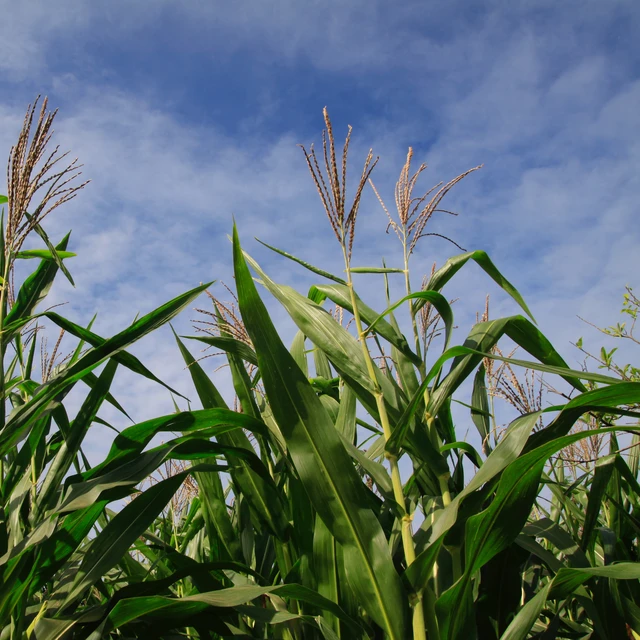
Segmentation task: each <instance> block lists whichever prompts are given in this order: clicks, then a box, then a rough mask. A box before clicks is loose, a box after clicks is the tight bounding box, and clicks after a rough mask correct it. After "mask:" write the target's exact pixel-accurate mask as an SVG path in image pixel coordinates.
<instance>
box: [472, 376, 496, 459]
mask: <svg viewBox="0 0 640 640" xmlns="http://www.w3.org/2000/svg"><path fill="white" fill-rule="evenodd" d="M471 405H472V406H471V420H472V421H473V424H474V425H475V426H476V429H477V430H478V433H479V434H480V437H481V438H482V450H483V451H484V452H485V454H487V455H488V454H489V453H490V452H491V444H490V442H489V434H490V433H491V413H490V411H489V397H488V394H487V381H486V372H485V368H484V364H481V365H480V367H479V368H478V371H477V372H476V375H475V378H474V379H473V391H472V393H471Z"/></svg>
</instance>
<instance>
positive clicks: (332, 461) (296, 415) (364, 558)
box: [233, 228, 407, 639]
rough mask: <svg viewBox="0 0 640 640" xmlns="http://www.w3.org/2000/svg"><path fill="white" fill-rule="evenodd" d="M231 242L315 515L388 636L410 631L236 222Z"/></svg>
mask: <svg viewBox="0 0 640 640" xmlns="http://www.w3.org/2000/svg"><path fill="white" fill-rule="evenodd" d="M233 246H234V270H235V278H236V286H237V289H238V300H239V304H240V311H241V314H242V318H243V320H244V323H245V326H246V327H247V331H248V332H249V335H250V336H251V340H252V342H253V344H254V347H255V349H256V354H257V356H258V363H259V366H260V371H261V373H262V380H263V382H264V385H265V390H266V394H267V397H268V399H269V402H270V404H271V408H272V410H273V414H274V416H275V418H276V421H277V423H278V426H279V427H280V430H281V431H282V434H283V435H284V437H285V440H286V441H287V445H288V448H289V453H290V455H291V457H292V459H293V462H294V464H295V466H296V469H297V471H298V474H299V476H300V479H301V481H302V483H303V484H304V486H305V489H306V491H307V493H308V495H309V499H310V500H311V502H312V504H313V506H314V508H315V509H316V511H317V512H318V515H319V516H320V517H321V518H322V519H323V520H324V522H325V524H326V525H327V527H328V528H329V530H330V531H331V533H332V534H333V535H334V536H335V538H336V539H337V540H338V541H339V542H340V543H341V544H342V546H343V549H344V554H345V562H346V564H347V572H348V575H349V580H350V582H351V586H352V587H353V589H354V591H355V593H356V594H357V596H358V598H359V600H360V603H361V604H362V606H363V607H364V608H365V609H366V610H367V611H368V612H369V614H370V615H371V616H372V617H373V618H374V619H375V620H376V622H378V624H380V626H381V627H382V628H383V629H384V630H385V632H386V633H387V634H388V635H389V636H390V637H391V638H398V639H400V638H406V637H407V612H406V608H405V607H406V604H405V602H406V601H405V597H404V594H403V589H402V585H401V583H400V579H399V577H398V574H397V573H396V571H395V568H394V567H393V563H392V561H391V556H390V553H389V550H388V547H387V542H386V539H385V536H384V533H383V531H382V529H381V527H380V525H379V523H378V521H377V519H376V517H375V515H374V514H373V513H372V512H371V511H369V510H368V509H366V508H363V506H362V505H363V504H366V502H365V495H364V493H363V488H362V485H361V482H360V478H359V477H358V475H357V473H356V471H355V469H354V468H353V465H352V463H351V461H350V459H349V456H348V454H347V452H346V451H345V449H344V446H343V445H342V442H341V441H340V437H339V435H338V432H337V431H336V429H335V427H334V425H333V423H332V422H331V420H330V418H329V417H328V415H327V414H326V411H325V410H324V408H323V406H322V404H321V403H320V400H319V399H318V397H317V396H316V395H315V393H314V391H313V389H312V387H311V385H310V384H309V383H308V381H307V379H306V378H305V376H304V374H303V373H302V372H301V371H300V369H299V368H298V367H297V365H296V364H295V361H294V360H293V358H292V357H291V354H290V353H289V352H288V351H287V349H286V347H285V346H284V345H283V344H282V342H281V341H280V338H279V337H278V335H277V333H276V331H275V328H274V327H273V325H272V323H271V320H270V318H269V316H268V314H267V311H266V308H265V307H264V304H263V303H262V301H261V300H260V298H259V296H258V292H257V291H256V288H255V285H254V283H253V280H252V278H251V275H250V273H249V269H248V268H247V265H246V263H245V261H244V258H243V255H242V249H241V247H240V242H239V240H238V235H237V230H236V229H235V228H234V236H233ZM323 313H326V312H323ZM300 329H301V330H302V331H303V332H304V333H305V335H309V333H308V332H307V331H306V330H305V329H304V328H303V327H300Z"/></svg>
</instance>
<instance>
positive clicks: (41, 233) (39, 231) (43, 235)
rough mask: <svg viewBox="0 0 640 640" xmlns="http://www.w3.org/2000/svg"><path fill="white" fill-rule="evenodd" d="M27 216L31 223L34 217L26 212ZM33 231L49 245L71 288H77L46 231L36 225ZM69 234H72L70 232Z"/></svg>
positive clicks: (52, 256) (52, 255)
mask: <svg viewBox="0 0 640 640" xmlns="http://www.w3.org/2000/svg"><path fill="white" fill-rule="evenodd" d="M25 216H26V217H27V219H28V220H29V221H31V220H32V216H30V215H29V214H28V213H27V212H26V211H25ZM33 229H34V231H35V232H36V233H37V234H38V235H39V236H40V237H41V238H42V239H43V240H44V243H45V244H46V245H47V249H48V250H49V252H50V256H51V259H52V260H53V261H54V262H55V263H56V264H57V265H58V269H60V271H62V273H63V274H64V275H65V277H66V279H67V280H68V281H69V282H70V283H71V286H72V287H75V286H76V285H75V282H74V281H73V278H72V277H71V274H70V273H69V270H68V269H67V267H66V266H65V264H64V262H63V260H62V256H61V255H59V252H58V251H57V250H56V248H55V247H54V246H53V244H52V242H51V240H49V236H48V235H47V234H46V232H45V230H44V229H43V228H42V226H41V225H39V224H36V225H35V226H34V227H33ZM69 233H71V232H69ZM74 255H75V254H74Z"/></svg>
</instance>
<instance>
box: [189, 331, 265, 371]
mask: <svg viewBox="0 0 640 640" xmlns="http://www.w3.org/2000/svg"><path fill="white" fill-rule="evenodd" d="M182 337H183V338H186V339H187V340H199V341H200V342H204V343H205V344H208V345H211V346H212V347H216V348H217V349H222V351H227V352H229V353H234V354H235V355H237V356H239V357H240V358H242V359H243V360H246V361H247V362H248V363H249V364H253V365H257V364H258V360H257V358H256V354H255V353H254V351H253V349H252V348H251V347H250V346H249V345H248V344H246V343H244V342H241V341H240V340H236V339H235V338H229V337H227V336H182Z"/></svg>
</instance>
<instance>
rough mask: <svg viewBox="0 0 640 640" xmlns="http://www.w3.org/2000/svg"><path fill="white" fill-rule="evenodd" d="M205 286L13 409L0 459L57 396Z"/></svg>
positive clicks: (155, 313) (151, 315) (136, 325)
mask: <svg viewBox="0 0 640 640" xmlns="http://www.w3.org/2000/svg"><path fill="white" fill-rule="evenodd" d="M23 286H24V285H23ZM208 286H209V284H206V285H201V286H200V287H197V288H195V289H192V290H191V291H188V292H187V293H184V294H182V295H180V296H178V297H177V298H174V299H173V300H171V301H169V302H167V303H166V304H164V305H162V306H161V307H159V308H158V309H156V310H155V311H152V312H151V313H149V314H147V315H146V316H144V317H142V318H140V319H139V320H138V321H137V322H135V323H134V324H133V325H131V326H130V327H127V328H126V329H125V330H124V331H122V332H120V333H118V334H117V335H115V336H114V337H113V338H110V339H109V340H106V341H105V342H103V343H102V344H101V345H100V346H98V347H95V348H93V349H91V350H90V351H88V352H87V353H86V354H85V355H84V356H82V357H81V358H80V359H79V360H78V361H77V362H76V363H75V364H73V365H71V366H69V367H68V368H67V369H65V370H64V371H62V372H61V373H60V374H58V375H57V376H55V377H54V378H52V379H51V380H50V381H49V382H47V383H45V384H44V385H42V386H41V387H40V388H39V391H38V392H37V394H36V395H35V396H34V397H33V398H32V399H31V400H30V401H29V402H28V403H26V404H24V405H23V406H22V407H19V408H18V409H16V410H15V411H14V412H13V413H12V414H11V415H10V416H9V419H8V420H7V422H6V424H5V427H4V429H3V430H2V432H0V456H2V455H5V454H6V453H7V451H8V450H10V449H11V447H13V446H14V444H15V443H16V442H17V441H18V440H20V438H21V436H22V435H23V433H24V432H25V430H26V429H28V428H29V426H30V425H31V423H32V422H33V421H35V420H36V419H38V418H39V417H41V414H42V411H43V409H44V408H45V407H47V405H48V404H49V403H50V402H51V400H53V398H55V397H56V396H57V395H58V394H59V393H61V392H62V391H64V390H65V389H66V388H67V387H69V386H70V385H72V384H73V383H74V382H77V381H78V380H80V379H82V377H83V376H84V375H85V373H87V372H89V371H93V369H95V368H96V367H98V366H99V365H100V364H101V363H103V362H104V361H105V360H106V359H107V358H110V357H113V356H115V355H117V354H118V353H120V352H121V351H123V350H124V349H125V348H127V347H128V346H129V345H131V344H133V343H134V342H136V341H137V340H139V339H140V338H142V337H144V336H145V335H147V334H148V333H150V332H152V331H154V330H155V329H157V328H158V327H160V326H161V325H163V324H164V323H165V322H168V321H169V320H171V318H173V317H174V316H176V315H177V314H178V313H179V312H180V311H182V309H183V308H184V307H185V306H187V305H188V304H189V303H190V302H191V301H192V300H194V299H195V298H196V297H197V296H198V295H199V294H200V293H202V291H204V290H205V289H206V288H207V287H208ZM16 304H17V302H16ZM14 309H15V306H14ZM83 331H84V330H83Z"/></svg>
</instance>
